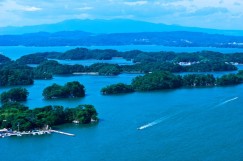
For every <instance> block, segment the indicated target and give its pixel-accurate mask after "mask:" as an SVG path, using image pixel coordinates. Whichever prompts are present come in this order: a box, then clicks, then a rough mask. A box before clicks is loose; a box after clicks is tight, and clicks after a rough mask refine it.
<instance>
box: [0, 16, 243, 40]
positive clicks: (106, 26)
mask: <svg viewBox="0 0 243 161" xmlns="http://www.w3.org/2000/svg"><path fill="white" fill-rule="evenodd" d="M60 31H84V32H90V33H95V34H100V33H103V34H109V33H140V32H173V31H188V32H203V33H207V34H222V35H231V36H243V30H217V29H206V28H196V27H184V26H179V25H166V24H161V23H151V22H144V21H137V20H129V19H112V20H101V19H95V20H89V19H87V20H80V19H72V20H65V21H62V22H59V23H54V24H42V25H33V26H21V27H14V26H9V27H0V35H15V34H25V33H36V32H50V33H54V32H60Z"/></svg>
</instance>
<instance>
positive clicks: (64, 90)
mask: <svg viewBox="0 0 243 161" xmlns="http://www.w3.org/2000/svg"><path fill="white" fill-rule="evenodd" d="M42 95H43V96H44V98H45V99H54V98H70V97H84V96H85V90H84V86H83V85H82V84H80V83H79V82H77V81H73V82H68V83H66V84H65V85H64V86H61V85H58V84H56V83H54V84H53V85H51V86H48V87H46V88H45V89H44V90H43V93H42Z"/></svg>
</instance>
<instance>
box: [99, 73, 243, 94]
mask: <svg viewBox="0 0 243 161" xmlns="http://www.w3.org/2000/svg"><path fill="white" fill-rule="evenodd" d="M242 82H243V71H239V72H238V73H237V74H226V75H223V76H221V77H218V78H215V77H214V76H213V75H212V74H188V75H184V76H181V75H176V74H173V73H170V72H166V71H165V72H154V73H148V74H145V75H144V76H137V77H135V78H134V79H133V80H132V83H131V85H125V84H122V83H118V84H113V85H109V86H107V87H104V88H102V89H101V93H102V94H103V95H107V94H109V95H110V94H119V93H131V92H135V91H154V90H164V89H177V88H181V87H190V88H191V87H214V86H227V85H236V84H240V83H242Z"/></svg>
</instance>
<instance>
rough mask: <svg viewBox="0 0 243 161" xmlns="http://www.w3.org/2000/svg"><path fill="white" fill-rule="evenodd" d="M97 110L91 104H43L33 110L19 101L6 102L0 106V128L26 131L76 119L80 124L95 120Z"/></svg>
mask: <svg viewBox="0 0 243 161" xmlns="http://www.w3.org/2000/svg"><path fill="white" fill-rule="evenodd" d="M97 115H98V114H97V112H96V109H95V108H94V106H92V105H79V106H77V107H76V108H64V107H63V106H45V107H42V108H35V109H33V110H31V109H29V108H28V107H26V106H24V105H22V104H20V103H17V102H15V103H13V102H12V103H6V104H4V105H2V107H1V108H0V120H3V121H1V122H0V128H11V129H13V130H18V125H19V130H20V131H28V130H34V129H40V128H44V127H45V126H46V125H49V126H56V125H61V124H65V123H72V121H74V120H77V121H79V122H80V123H81V124H89V123H91V122H92V121H95V122H97V121H98V118H97Z"/></svg>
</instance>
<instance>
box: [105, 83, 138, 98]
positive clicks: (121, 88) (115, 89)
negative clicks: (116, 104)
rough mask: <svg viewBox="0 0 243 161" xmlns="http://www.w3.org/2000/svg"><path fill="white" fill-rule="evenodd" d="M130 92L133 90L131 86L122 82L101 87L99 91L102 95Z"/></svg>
mask: <svg viewBox="0 0 243 161" xmlns="http://www.w3.org/2000/svg"><path fill="white" fill-rule="evenodd" d="M131 92H134V90H133V88H132V86H131V85H126V84H123V83H118V84H113V85H110V86H107V87H104V88H102V89H101V93H102V94H104V95H110V94H119V93H131Z"/></svg>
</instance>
